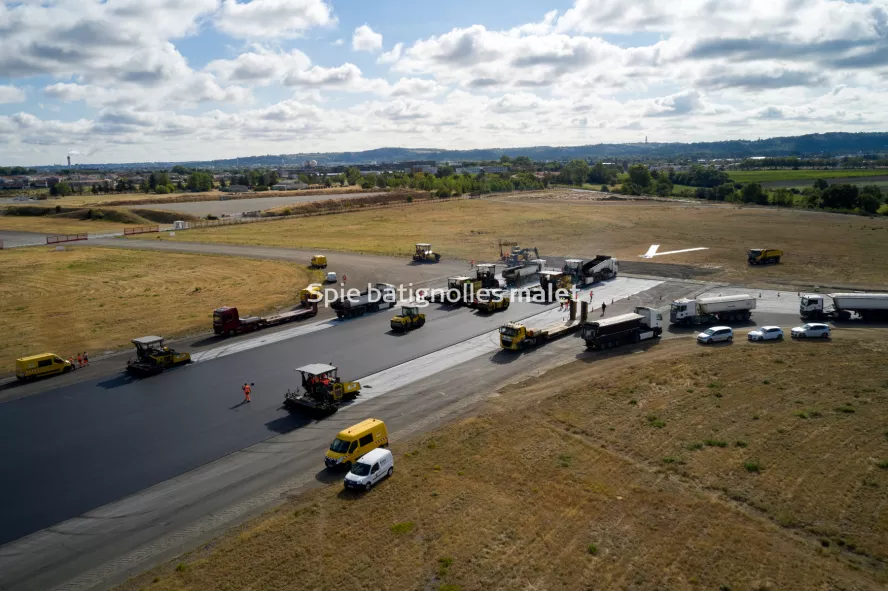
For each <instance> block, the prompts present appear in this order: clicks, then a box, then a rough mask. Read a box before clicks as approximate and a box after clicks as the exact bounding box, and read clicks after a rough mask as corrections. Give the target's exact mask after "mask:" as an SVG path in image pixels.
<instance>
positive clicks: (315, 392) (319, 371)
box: [284, 363, 361, 414]
mask: <svg viewBox="0 0 888 591" xmlns="http://www.w3.org/2000/svg"><path fill="white" fill-rule="evenodd" d="M296 371H297V372H299V374H300V375H301V377H302V384H301V388H300V387H299V386H297V387H296V390H295V391H290V390H287V393H286V395H285V396H284V406H286V407H287V408H291V409H293V408H301V409H303V410H309V411H312V412H317V413H323V414H332V413H334V412H336V411H337V410H339V407H340V406H341V405H342V403H343V402H347V401H349V400H354V399H355V398H357V397H358V396H360V394H361V384H360V383H359V382H343V381H342V380H340V379H339V368H337V367H335V366H333V365H329V364H324V363H312V364H309V365H306V366H303V367H298V368H296Z"/></svg>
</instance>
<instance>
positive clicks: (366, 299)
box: [330, 283, 398, 318]
mask: <svg viewBox="0 0 888 591" xmlns="http://www.w3.org/2000/svg"><path fill="white" fill-rule="evenodd" d="M397 299H398V294H397V290H395V286H394V285H391V284H389V283H377V284H376V285H374V286H373V288H372V289H368V290H365V291H363V292H361V293H360V295H358V296H357V297H354V298H348V297H343V298H340V299H337V300H336V301H334V302H332V303H331V304H330V307H331V308H332V309H333V311H334V312H336V316H337V317H339V318H355V317H356V316H363V315H364V314H366V313H367V312H378V311H379V310H380V309H382V308H383V307H387V308H394V307H395V303H396V302H397Z"/></svg>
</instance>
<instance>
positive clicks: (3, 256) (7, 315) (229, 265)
mask: <svg viewBox="0 0 888 591" xmlns="http://www.w3.org/2000/svg"><path fill="white" fill-rule="evenodd" d="M308 280H309V276H308V271H307V270H306V269H305V268H304V267H300V266H297V265H293V264H288V263H284V262H274V261H254V260H248V259H242V258H235V257H225V256H202V255H186V254H171V253H160V252H141V251H133V250H118V249H111V248H98V247H89V248H78V247H76V246H75V247H68V249H67V250H65V251H56V250H54V249H53V248H51V247H46V248H44V247H35V248H28V249H14V250H3V251H0V317H2V318H3V323H4V330H3V332H2V335H0V367H4V368H7V369H11V368H12V366H13V362H14V360H15V358H17V357H19V356H21V355H24V354H34V353H40V352H43V351H53V352H55V353H57V354H59V355H63V356H65V357H67V356H68V355H70V354H71V353H74V352H76V351H84V350H86V351H89V352H90V353H93V354H94V355H97V354H99V353H101V352H102V351H103V350H106V349H112V348H115V347H120V346H125V345H128V344H129V342H130V340H131V339H133V338H135V337H139V336H143V335H145V334H160V335H163V336H165V337H173V336H176V335H182V334H188V333H193V332H196V331H205V330H207V329H209V328H210V327H211V325H212V324H211V323H212V311H213V309H215V308H217V307H218V306H221V305H225V304H229V305H237V306H239V307H240V309H241V311H242V312H260V311H262V310H268V309H271V308H274V307H277V306H283V305H288V304H289V305H292V304H295V302H296V299H297V297H298V290H299V289H301V288H303V287H305V285H306V283H308Z"/></svg>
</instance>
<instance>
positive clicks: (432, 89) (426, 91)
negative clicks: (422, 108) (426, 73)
mask: <svg viewBox="0 0 888 591" xmlns="http://www.w3.org/2000/svg"><path fill="white" fill-rule="evenodd" d="M446 91H447V88H446V87H444V86H441V85H440V84H438V83H437V82H435V81H434V80H426V79H424V78H401V79H400V80H398V81H397V82H396V83H395V84H394V85H393V86H392V89H391V94H392V96H408V97H412V98H419V97H423V98H428V97H434V96H438V95H440V94H443V93H444V92H446Z"/></svg>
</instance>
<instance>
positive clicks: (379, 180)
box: [376, 174, 386, 189]
mask: <svg viewBox="0 0 888 591" xmlns="http://www.w3.org/2000/svg"><path fill="white" fill-rule="evenodd" d="M376 186H377V187H379V188H380V189H385V188H386V181H385V177H384V176H382V175H381V174H378V175H376Z"/></svg>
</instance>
